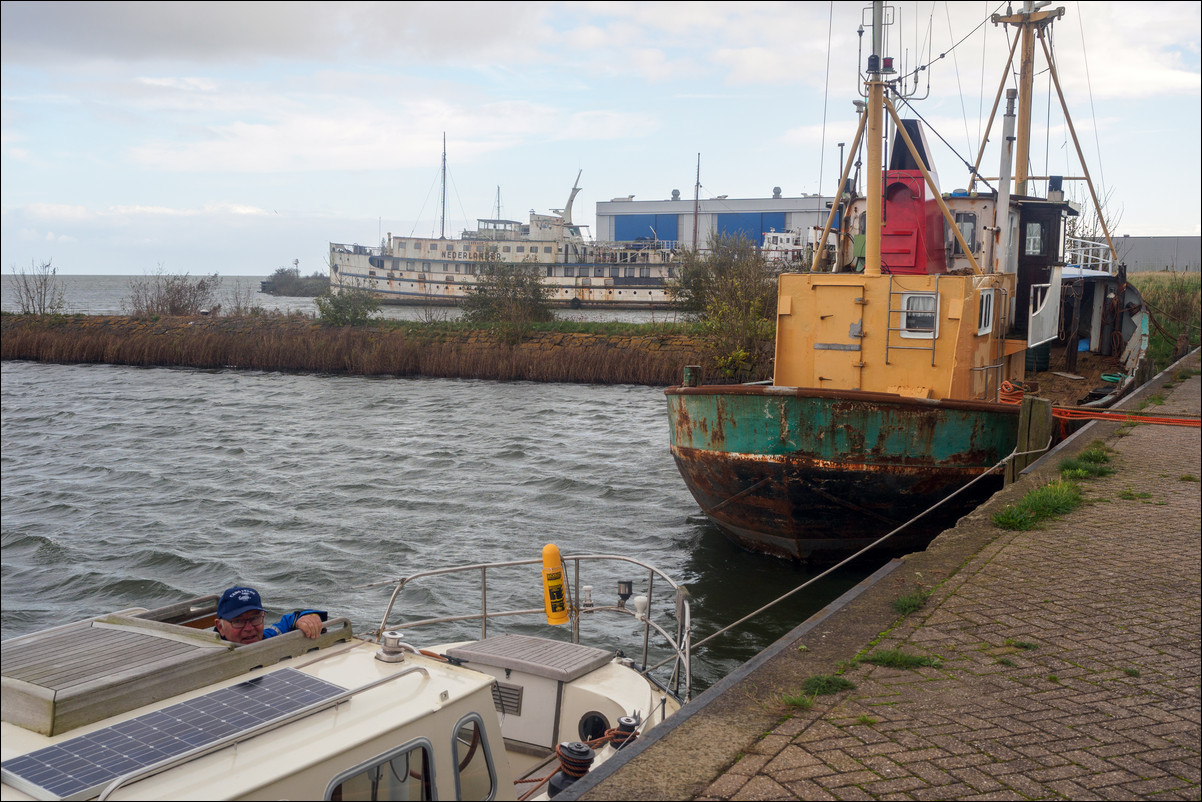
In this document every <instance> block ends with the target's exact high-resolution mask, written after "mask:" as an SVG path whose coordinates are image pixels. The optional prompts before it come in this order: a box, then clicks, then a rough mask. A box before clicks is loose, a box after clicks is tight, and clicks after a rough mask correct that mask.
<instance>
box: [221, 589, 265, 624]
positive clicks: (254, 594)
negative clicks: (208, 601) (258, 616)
mask: <svg viewBox="0 0 1202 802" xmlns="http://www.w3.org/2000/svg"><path fill="white" fill-rule="evenodd" d="M251 610H258V611H260V612H261V611H262V610H263V600H262V599H260V598H259V592H258V591H257V590H255V589H254V588H230V589H229V590H227V591H226V592H225V593H222V594H221V601H219V602H217V617H218V618H220V619H222V620H223V621H232V620H234V619H235V618H237V617H238V616H240V615H242V614H243V613H248V612H250V611H251Z"/></svg>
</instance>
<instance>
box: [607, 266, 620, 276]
mask: <svg viewBox="0 0 1202 802" xmlns="http://www.w3.org/2000/svg"><path fill="white" fill-rule="evenodd" d="M620 275H622V268H620V267H611V268H610V269H609V277H610V278H617V277H618V276H620Z"/></svg>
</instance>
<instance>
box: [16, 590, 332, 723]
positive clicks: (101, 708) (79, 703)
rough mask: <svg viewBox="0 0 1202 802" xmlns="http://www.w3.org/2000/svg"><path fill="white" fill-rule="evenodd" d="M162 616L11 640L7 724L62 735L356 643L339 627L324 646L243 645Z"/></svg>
mask: <svg viewBox="0 0 1202 802" xmlns="http://www.w3.org/2000/svg"><path fill="white" fill-rule="evenodd" d="M200 601H208V600H200ZM215 601H216V597H212V601H211V603H215ZM179 606H180V605H173V606H172V607H171V608H162V611H174V610H175V609H177V608H178V607H179ZM206 609H207V608H206ZM159 612H161V611H149V612H147V611H133V612H132V613H129V612H127V614H113V615H107V616H101V617H98V618H94V619H91V620H88V621H80V622H77V623H73V624H68V625H66V626H62V627H56V628H55V629H51V630H47V631H44V632H38V633H34V634H30V635H24V636H21V637H17V638H12V639H10V640H6V641H4V643H3V647H2V655H3V657H2V658H0V659H2V662H3V687H4V694H3V699H4V701H3V719H4V721H7V722H10V723H12V724H16V725H17V726H19V727H23V728H25V729H27V730H31V731H33V732H37V733H41V734H42V735H58V734H60V733H63V732H67V731H68V730H72V729H74V728H76V727H81V726H84V725H85V724H91V723H94V722H96V721H100V720H101V719H104V718H108V717H109V716H114V715H117V714H119V713H124V712H126V711H128V710H133V709H134V708H137V707H141V706H142V705H146V704H150V703H152V702H157V701H159V700H162V699H167V698H169V697H171V696H175V695H177V694H180V693H184V692H186V691H190V690H195V689H196V688H200V687H203V686H205V685H209V684H212V683H213V682H218V681H220V680H223V679H228V678H230V677H236V676H238V675H239V674H244V673H246V672H247V671H249V670H251V669H253V668H258V667H260V666H267V665H274V664H275V663H278V662H279V661H280V660H284V659H287V658H290V657H298V656H300V655H302V654H304V653H306V652H309V651H312V650H313V649H316V648H321V647H323V646H330V645H332V644H334V643H337V642H339V641H344V640H349V639H350V638H351V636H352V633H351V627H350V622H349V621H347V620H346V619H345V618H339V619H333V620H331V621H329V622H327V624H326V630H325V632H323V633H322V635H321V636H320V637H319V638H318V639H317V640H310V639H307V638H305V637H304V634H303V633H300V632H290V633H288V634H286V635H280V636H278V637H275V638H268V639H267V640H264V641H260V642H259V643H253V644H249V645H245V646H235V645H234V644H232V643H228V642H226V641H223V640H221V639H220V638H219V637H218V636H217V633H216V632H213V631H212V630H205V629H196V628H194V627H190V626H185V625H182V624H178V623H168V621H167V620H156V614H157V613H159ZM210 612H211V611H210ZM202 613H203V610H202ZM160 618H161V617H160Z"/></svg>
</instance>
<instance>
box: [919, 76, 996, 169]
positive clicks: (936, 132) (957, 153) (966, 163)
mask: <svg viewBox="0 0 1202 802" xmlns="http://www.w3.org/2000/svg"><path fill="white" fill-rule="evenodd" d="M896 97H897V99H898V100H900V101H901V102H902V103H904V104H906V108H907V109H909V110H910V111H911V112H913V114H914V116H915V117H917V118H918V119H920V120H922V123H923V125H925V126H926V129H927V130H928V131H930V132H931V133H933V134H934V135H935V136H937V137H938V138H939V141H940V142H942V143H943V144H944V145H946V146H947V149H948V150H950V151H951V152H952V155H954V156H955V157H956V158H957V159H959V160H960V163H961V164H963V165H964V166H965V167H967V168H968V172H969V173H970V174H971V173H972V172H973V169H972V163H971V162H969V161H968V160H967V159H965V158H964V157H963V156H961V155H960V151H958V150H956V147H955V146H954V145H953V144H952V143H951V142H948V141H947V140H946V139H944V138H943V134H941V133H939V129H938V128H936V127H935V126H933V125H931V123H930V121H928V120H927V119H926V118H925V117H923V116H922V114H920V113H919V111H918V109H916V108H914V105H913V104H912V103H910V101H909V100H907V99H906V98H904V97H901V96H900V95H897V96H896ZM977 180H978V181H980V182H981V183H982V184H984V185H985V186H987V187H989V189H990V190H993V191H995V192H996V191H997V190H996V188H995V187H993V186H990V184H989V182H988V181H986V180H985V178H984V176H981V175H977Z"/></svg>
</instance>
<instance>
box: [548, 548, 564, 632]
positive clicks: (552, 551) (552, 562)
mask: <svg viewBox="0 0 1202 802" xmlns="http://www.w3.org/2000/svg"><path fill="white" fill-rule="evenodd" d="M563 574H564V570H563V559H562V558H561V557H560V556H559V547H558V546H556V545H555V544H554V543H548V544H547V545H545V546H543V603H544V605H545V606H546V608H547V623H548V624H551V625H553V626H554V625H558V624H566V623H568V621H569V619H570V615H569V614H568V597H567V593H566V592H565V588H564V577H563Z"/></svg>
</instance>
